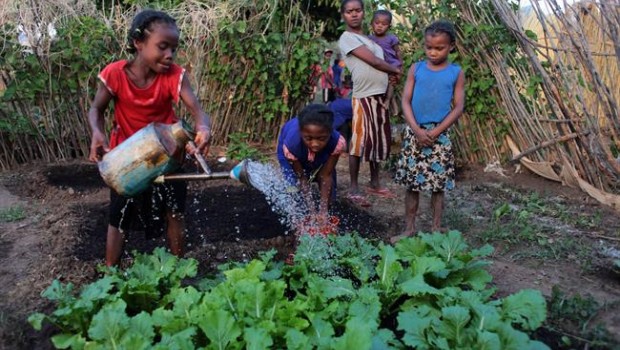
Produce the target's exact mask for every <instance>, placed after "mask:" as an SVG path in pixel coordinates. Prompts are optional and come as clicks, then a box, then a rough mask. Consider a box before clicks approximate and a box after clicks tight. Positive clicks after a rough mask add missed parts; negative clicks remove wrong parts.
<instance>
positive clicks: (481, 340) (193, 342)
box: [29, 231, 547, 349]
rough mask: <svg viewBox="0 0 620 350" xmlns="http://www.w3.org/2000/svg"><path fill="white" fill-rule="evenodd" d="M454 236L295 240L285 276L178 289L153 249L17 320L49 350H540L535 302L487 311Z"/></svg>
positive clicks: (500, 304)
mask: <svg viewBox="0 0 620 350" xmlns="http://www.w3.org/2000/svg"><path fill="white" fill-rule="evenodd" d="M490 252H491V248H490V247H483V248H481V249H479V250H469V249H468V247H467V245H466V244H465V243H464V241H463V238H462V236H461V235H460V234H459V233H458V232H455V231H453V232H450V233H448V234H446V235H442V234H433V235H430V234H422V235H421V236H419V237H416V238H409V239H404V240H402V241H400V242H399V243H398V244H397V245H396V247H392V246H386V245H383V244H379V246H374V245H372V244H370V243H369V242H367V241H366V240H364V239H362V238H360V237H358V236H355V235H344V236H334V237H330V238H328V239H325V238H322V237H304V238H303V239H302V241H301V242H300V245H299V249H298V252H297V254H296V256H295V265H294V266H288V265H283V263H282V262H275V261H273V260H272V258H273V255H274V254H273V253H266V254H263V255H262V256H261V259H260V260H252V261H250V262H249V263H247V264H242V263H234V264H231V265H228V266H227V267H222V275H221V276H218V277H216V278H214V279H207V280H205V281H203V282H202V283H200V286H201V290H198V289H196V288H195V287H193V286H191V285H190V286H186V285H183V284H182V283H181V281H182V279H183V278H185V277H191V276H194V275H195V274H196V261H195V260H191V259H189V260H187V259H181V260H178V259H177V258H175V257H173V256H171V255H169V254H167V253H165V252H164V251H163V249H157V250H156V251H155V252H154V254H153V255H138V256H137V257H136V261H135V264H134V265H133V266H132V267H130V268H129V269H128V270H127V271H125V272H116V271H112V272H111V274H108V275H107V276H106V277H103V278H102V279H100V280H98V281H95V282H94V283H92V284H90V285H87V286H85V287H84V288H83V289H82V291H81V293H80V294H79V296H76V295H75V292H74V291H73V287H72V286H71V285H70V284H69V285H66V286H65V285H62V284H61V283H59V282H58V281H55V282H54V283H53V284H52V286H50V287H49V288H48V289H47V290H46V291H45V292H44V294H43V295H44V296H45V297H47V298H48V299H51V300H53V301H54V302H55V303H56V304H57V309H56V310H55V311H54V312H52V313H51V314H49V315H44V314H40V313H37V314H33V315H31V316H30V318H29V320H30V322H31V324H32V325H33V326H34V327H35V328H36V329H40V328H41V326H42V322H51V323H52V324H54V325H56V326H57V327H58V329H59V331H60V333H59V334H57V335H55V336H54V337H53V338H52V342H53V343H54V345H55V346H56V347H57V348H72V349H83V348H89V349H99V348H121V347H122V348H132V349H144V348H153V349H168V348H183V349H191V348H198V347H206V348H229V349H242V348H248V349H264V348H276V349H282V348H287V349H308V348H325V347H329V348H332V349H354V348H355V349H403V348H411V347H417V348H421V349H431V348H433V349H437V348H441V349H472V348H476V349H525V348H529V349H547V347H546V346H545V345H544V344H542V343H539V342H536V341H532V340H530V339H529V337H528V335H527V334H526V333H524V331H532V330H534V329H536V328H538V327H539V326H540V325H541V323H542V322H543V321H544V319H545V301H544V299H543V298H542V295H541V294H540V292H538V291H534V290H523V291H521V292H519V293H517V294H514V295H510V296H508V297H506V298H504V299H499V300H493V299H491V295H492V294H493V290H492V289H489V288H488V286H487V283H489V282H490V281H491V276H490V275H489V274H488V272H486V271H485V270H484V269H483V267H484V266H485V265H486V263H485V262H483V261H481V260H478V258H479V257H481V256H485V255H487V254H489V253H490Z"/></svg>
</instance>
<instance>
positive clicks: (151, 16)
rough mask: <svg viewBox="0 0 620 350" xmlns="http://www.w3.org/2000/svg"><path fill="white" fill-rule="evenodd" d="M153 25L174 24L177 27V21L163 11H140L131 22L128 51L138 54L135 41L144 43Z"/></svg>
mask: <svg viewBox="0 0 620 350" xmlns="http://www.w3.org/2000/svg"><path fill="white" fill-rule="evenodd" d="M153 23H164V24H174V25H175V26H176V24H177V21H176V20H175V19H174V18H172V17H171V16H170V15H169V14H167V13H165V12H162V11H156V10H143V11H140V12H139V13H138V14H137V15H136V17H134V19H133V21H132V22H131V28H129V34H128V35H127V51H129V52H130V53H136V47H135V46H134V44H133V42H134V40H137V41H144V40H145V39H146V37H147V36H148V33H147V30H149V29H151V25H152V24H153Z"/></svg>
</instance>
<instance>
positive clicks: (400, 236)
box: [390, 231, 414, 244]
mask: <svg viewBox="0 0 620 350" xmlns="http://www.w3.org/2000/svg"><path fill="white" fill-rule="evenodd" d="M413 235H414V233H413V231H411V232H403V233H401V234H400V235H397V236H393V237H391V238H390V243H392V244H396V242H398V241H400V240H401V239H403V238H407V237H412V236H413Z"/></svg>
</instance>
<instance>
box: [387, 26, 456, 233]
mask: <svg viewBox="0 0 620 350" xmlns="http://www.w3.org/2000/svg"><path fill="white" fill-rule="evenodd" d="M455 40H456V32H455V29H454V26H453V25H452V23H450V22H447V21H436V22H434V23H432V24H431V25H430V26H428V27H427V28H426V29H425V30H424V51H425V53H426V60H425V61H422V62H417V63H415V64H413V65H412V66H411V68H409V73H408V74H407V82H406V83H405V88H404V91H403V95H402V107H403V114H404V115H405V120H406V122H407V126H408V127H407V128H406V129H405V135H404V137H403V143H402V149H401V152H400V155H399V159H398V163H397V166H396V173H395V175H394V181H395V182H397V183H400V184H402V185H404V186H405V187H406V193H405V229H404V231H403V233H402V234H401V235H398V236H395V237H393V238H392V242H396V241H398V240H399V239H401V238H403V237H406V236H411V235H413V234H415V232H416V226H415V219H416V214H417V211H418V204H419V198H420V191H431V192H432V195H431V209H432V211H433V221H432V227H431V231H433V232H436V231H444V229H443V228H442V227H441V215H442V212H443V203H444V191H446V190H451V189H453V188H454V154H453V152H452V143H451V142H450V138H449V136H448V130H449V128H450V126H452V124H454V123H456V121H457V120H458V118H459V117H460V116H461V114H462V113H463V108H464V105H465V74H464V73H463V71H462V70H461V68H460V67H459V66H458V65H456V64H453V63H450V62H449V61H448V55H449V54H450V52H451V51H452V50H453V49H454V47H455Z"/></svg>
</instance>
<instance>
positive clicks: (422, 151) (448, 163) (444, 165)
mask: <svg viewBox="0 0 620 350" xmlns="http://www.w3.org/2000/svg"><path fill="white" fill-rule="evenodd" d="M436 125H437V124H435V123H428V124H423V125H421V127H422V128H423V129H426V130H431V129H433V128H434V127H435V126H436ZM403 133H404V135H403V142H402V149H401V151H400V155H399V157H398V163H397V164H396V174H395V175H394V181H395V182H396V183H398V184H401V185H404V186H406V187H407V189H408V190H410V191H432V192H443V191H446V190H451V189H453V188H454V153H453V152H452V142H451V141H450V137H448V133H447V131H446V132H443V133H442V134H440V135H439V137H437V140H436V141H435V143H434V144H433V145H432V146H429V147H421V146H420V145H419V144H418V142H417V140H416V136H415V133H414V132H413V130H411V128H410V127H407V128H405V130H404V131H403Z"/></svg>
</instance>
